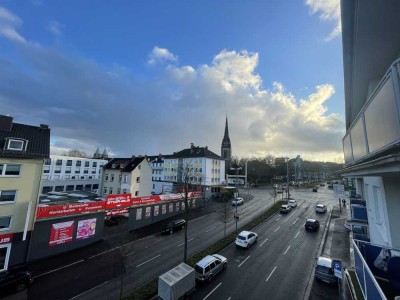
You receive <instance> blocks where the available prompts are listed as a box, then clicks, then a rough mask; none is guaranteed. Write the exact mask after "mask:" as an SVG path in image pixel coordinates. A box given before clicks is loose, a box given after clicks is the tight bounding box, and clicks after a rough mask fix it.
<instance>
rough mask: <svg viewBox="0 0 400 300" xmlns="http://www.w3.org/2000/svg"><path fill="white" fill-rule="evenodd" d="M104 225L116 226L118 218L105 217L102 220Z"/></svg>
mask: <svg viewBox="0 0 400 300" xmlns="http://www.w3.org/2000/svg"><path fill="white" fill-rule="evenodd" d="M104 223H105V224H106V225H107V226H113V225H118V224H119V218H118V217H115V216H111V217H106V218H105V219H104Z"/></svg>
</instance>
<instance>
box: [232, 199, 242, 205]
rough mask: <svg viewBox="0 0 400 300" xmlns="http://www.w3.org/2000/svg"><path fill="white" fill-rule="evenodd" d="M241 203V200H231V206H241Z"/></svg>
mask: <svg viewBox="0 0 400 300" xmlns="http://www.w3.org/2000/svg"><path fill="white" fill-rule="evenodd" d="M243 203H244V201H243V198H235V199H233V200H232V205H233V206H237V205H241V204H243Z"/></svg>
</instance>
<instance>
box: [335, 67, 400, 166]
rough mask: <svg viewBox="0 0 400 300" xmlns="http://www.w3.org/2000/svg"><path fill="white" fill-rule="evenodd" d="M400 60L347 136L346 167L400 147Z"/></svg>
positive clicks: (380, 84) (345, 145)
mask: <svg viewBox="0 0 400 300" xmlns="http://www.w3.org/2000/svg"><path fill="white" fill-rule="evenodd" d="M399 70H400V60H396V61H395V62H394V63H393V64H392V66H391V67H390V69H389V70H388V71H387V72H386V74H385V76H384V77H383V78H382V80H381V81H380V82H379V84H378V86H377V87H376V89H375V90H374V92H373V93H372V94H371V96H370V97H369V99H368V101H367V102H366V104H365V105H364V107H363V108H362V109H361V111H360V113H359V114H358V116H357V118H356V119H355V120H354V122H353V123H352V124H351V126H350V127H349V129H348V130H347V132H346V135H345V136H344V138H343V140H342V143H343V152H344V159H345V165H346V166H348V165H351V164H353V163H356V162H359V161H361V160H364V159H367V158H369V157H371V156H373V155H374V154H378V153H380V152H383V151H385V150H388V149H390V148H391V147H393V146H394V145H395V144H397V143H400V127H399V126H400V125H399V124H400V84H399Z"/></svg>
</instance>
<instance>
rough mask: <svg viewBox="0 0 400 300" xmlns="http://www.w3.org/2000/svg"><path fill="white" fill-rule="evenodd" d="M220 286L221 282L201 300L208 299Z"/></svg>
mask: <svg viewBox="0 0 400 300" xmlns="http://www.w3.org/2000/svg"><path fill="white" fill-rule="evenodd" d="M221 284H222V282H220V283H219V284H218V285H217V286H216V287H215V288H214V289H213V290H212V291H211V292H209V293H208V295H207V296H205V297H204V298H203V300H206V299H207V298H208V297H210V295H211V294H212V293H214V292H215V290H216V289H217V288H219V287H220V286H221Z"/></svg>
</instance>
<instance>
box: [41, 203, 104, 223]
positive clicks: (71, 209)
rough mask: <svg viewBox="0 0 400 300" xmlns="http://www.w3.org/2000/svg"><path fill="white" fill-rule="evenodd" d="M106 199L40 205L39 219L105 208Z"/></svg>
mask: <svg viewBox="0 0 400 300" xmlns="http://www.w3.org/2000/svg"><path fill="white" fill-rule="evenodd" d="M105 204H106V202H105V201H97V202H88V203H66V204H62V205H51V206H39V207H38V209H37V213H36V218H37V219H42V218H53V217H60V216H69V215H76V214H82V213H88V212H97V211H101V210H104V209H105Z"/></svg>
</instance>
